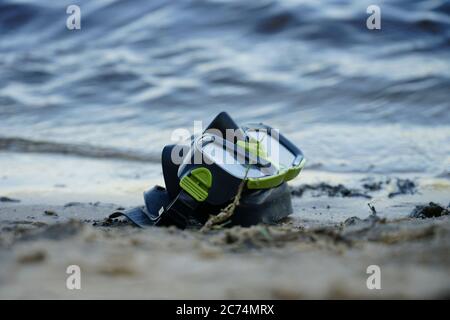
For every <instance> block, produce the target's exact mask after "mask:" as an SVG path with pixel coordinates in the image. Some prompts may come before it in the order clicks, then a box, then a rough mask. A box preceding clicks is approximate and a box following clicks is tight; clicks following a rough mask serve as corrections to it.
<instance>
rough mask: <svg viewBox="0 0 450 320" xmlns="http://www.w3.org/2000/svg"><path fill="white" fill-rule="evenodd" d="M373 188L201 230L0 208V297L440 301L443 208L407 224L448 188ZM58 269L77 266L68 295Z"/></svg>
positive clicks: (53, 209) (76, 207) (445, 293)
mask: <svg viewBox="0 0 450 320" xmlns="http://www.w3.org/2000/svg"><path fill="white" fill-rule="evenodd" d="M383 181H384V180H383ZM379 182H380V181H372V182H370V183H368V184H367V181H365V183H362V182H361V186H360V187H358V188H359V189H358V188H353V187H345V186H338V184H337V185H333V184H331V185H330V184H326V183H325V184H324V186H321V187H320V186H317V184H314V185H312V184H311V185H305V184H303V185H297V186H294V187H293V194H294V195H295V196H294V198H293V202H294V210H295V211H296V213H295V214H294V215H293V216H292V218H290V219H287V220H285V221H283V222H281V223H279V224H278V225H274V226H267V225H258V226H254V227H251V228H240V227H234V228H231V229H217V230H211V231H209V232H206V233H200V232H199V231H198V230H193V229H189V230H178V229H176V228H150V229H138V228H135V227H132V226H130V225H128V224H125V223H113V224H112V225H109V224H106V226H105V224H104V223H103V222H104V220H103V218H104V217H106V216H107V215H108V214H109V213H110V212H111V211H113V210H114V209H116V208H117V207H120V205H118V204H112V203H82V202H69V203H66V204H65V205H45V204H28V203H22V202H5V201H4V202H1V203H0V228H1V233H0V298H3V299H17V298H21V299H22V298H25V299H47V298H56V299H90V298H93V299H100V298H107V299H109V298H111V299H119V298H133V299H153V298H162V299H166V298H175V299H179V298H180V299H302V298H307V299H308V298H345V299H347V298H357V299H360V298H370V299H372V298H406V299H408V298H430V299H432V298H448V297H450V268H449V267H450V254H449V253H450V217H449V216H448V215H447V214H448V212H445V211H443V214H442V215H441V216H435V217H430V218H427V217H410V213H411V212H412V211H413V209H414V207H415V206H416V205H417V204H419V203H423V204H427V202H428V201H427V200H426V199H427V198H428V199H430V198H433V197H434V198H433V199H431V200H433V201H435V200H441V202H440V203H441V204H443V206H444V207H446V206H447V204H446V203H445V202H444V201H445V199H448V197H447V196H448V182H445V181H444V182H442V181H440V182H439V183H437V182H436V181H433V182H432V183H428V182H424V181H419V182H417V180H416V185H415V190H413V191H412V192H409V191H408V192H406V193H405V194H401V195H395V196H392V197H389V194H390V193H392V188H388V187H387V185H390V186H392V184H393V185H396V184H397V181H396V180H394V182H391V181H389V183H385V182H383V183H381V184H380V183H379ZM365 184H367V186H364V185H365ZM378 185H380V187H379V188H378V187H377V186H378ZM430 185H431V186H434V187H433V188H431V187H430ZM443 185H444V187H442V186H443ZM343 187H344V191H342V190H343V189H342V188H343ZM345 189H347V190H350V192H348V191H346V190H345ZM394 189H395V188H394ZM300 190H303V191H300ZM330 190H331V191H333V190H334V191H333V192H331V191H330ZM394 191H395V190H394ZM300 193H301V195H300ZM435 198H439V199H435ZM4 200H5V199H4ZM367 203H371V204H372V205H374V206H375V211H376V214H374V212H372V211H371V209H370V208H369V207H368V206H367ZM447 203H448V201H447ZM70 265H78V266H79V267H80V270H81V289H80V290H76V289H75V290H69V289H68V288H67V287H66V280H67V278H68V277H69V274H67V273H66V270H67V268H68V266H70ZM371 265H377V266H379V267H380V270H381V289H380V290H377V289H372V290H370V289H368V287H367V283H366V282H367V279H368V277H369V276H370V274H368V273H367V268H368V267H369V266H371Z"/></svg>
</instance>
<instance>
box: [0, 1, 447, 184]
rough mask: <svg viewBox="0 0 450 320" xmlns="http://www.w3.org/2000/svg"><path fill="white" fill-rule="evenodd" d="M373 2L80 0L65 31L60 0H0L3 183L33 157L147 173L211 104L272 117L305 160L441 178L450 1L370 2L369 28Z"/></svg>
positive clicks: (325, 166) (206, 116)
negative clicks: (375, 18) (74, 22)
mask: <svg viewBox="0 0 450 320" xmlns="http://www.w3.org/2000/svg"><path fill="white" fill-rule="evenodd" d="M372 2H373V1H361V0H348V1H338V0H335V1H326V2H321V3H319V2H318V1H296V0H283V1H275V0H262V1H241V0H239V1H237V0H236V1H221V0H198V1H162V0H152V1H148V0H146V1H144V0H142V1H106V0H105V1H77V4H78V5H79V6H80V8H81V13H82V21H81V23H82V29H81V30H78V31H69V30H67V29H66V27H65V23H66V18H67V15H66V13H65V11H66V7H67V6H68V5H69V4H72V1H57V2H55V1H50V0H42V1H38V2H37V1H31V0H21V1H19V0H4V1H1V2H0V34H1V37H0V70H1V72H0V167H2V168H3V170H2V171H3V180H1V181H0V185H2V188H0V190H2V192H9V193H11V192H12V193H14V192H15V190H19V189H20V188H22V189H23V186H25V185H26V182H25V181H31V180H34V181H36V182H40V183H43V180H42V174H43V173H42V172H43V171H42V168H41V170H38V169H33V166H32V165H31V164H30V163H36V162H38V161H44V163H45V164H46V167H47V171H49V172H52V170H51V169H52V167H53V166H56V167H58V168H59V165H55V164H56V163H59V164H61V166H63V167H64V166H65V167H64V168H65V169H64V170H65V171H71V170H79V169H78V168H76V167H77V165H76V164H74V163H73V161H75V162H76V159H79V161H95V165H94V166H95V168H97V171H96V172H97V173H98V174H101V172H103V174H101V175H102V177H103V180H102V181H103V182H104V183H110V182H112V181H116V182H117V181H120V179H121V178H120V174H122V173H123V170H124V169H123V168H124V167H127V166H129V167H133V168H135V172H134V173H133V174H131V175H130V179H132V177H133V176H136V175H139V176H142V172H146V170H147V169H148V168H154V170H159V165H158V162H159V153H160V150H161V147H162V146H163V145H164V144H167V143H170V142H171V140H170V137H171V133H172V130H173V129H175V128H178V127H185V128H188V129H191V128H193V121H194V120H204V121H205V122H207V121H210V120H211V119H212V118H213V117H214V115H215V114H217V113H218V112H219V111H222V110H225V111H228V112H229V113H230V114H231V115H232V116H233V117H235V118H236V119H237V120H238V121H240V122H245V121H265V122H268V123H270V124H271V125H273V126H275V127H279V128H281V129H282V130H283V132H285V133H286V135H287V136H289V137H290V138H292V139H293V140H294V141H295V142H297V143H298V145H299V146H301V148H302V149H303V151H304V152H305V154H306V156H307V158H308V161H309V162H308V164H309V168H310V169H314V168H320V170H324V171H328V172H338V173H342V172H359V173H382V174H395V173H412V174H416V173H417V174H426V175H430V176H436V175H442V174H444V175H445V174H448V172H449V168H450V101H449V89H450V60H449V56H450V55H449V53H450V27H449V26H450V16H449V15H450V3H449V2H448V1H445V0H436V1H411V0H390V1H378V2H377V4H379V5H380V6H381V10H382V30H381V31H370V30H367V29H366V26H365V23H366V22H365V21H366V18H367V16H368V15H367V14H366V8H367V6H369V5H370V4H372ZM37 141H38V142H39V143H37ZM48 152H51V153H52V154H57V156H55V157H53V158H52V157H47V156H45V157H42V156H41V155H39V153H48ZM58 154H59V155H61V156H59V155H58ZM80 156H81V157H82V158H84V157H89V158H95V159H94V160H91V159H90V160H82V159H80ZM130 160H138V161H140V163H136V162H133V164H131V162H132V161H130ZM142 161H144V165H143V164H142ZM146 162H147V163H148V165H146V164H145V163H146ZM68 163H70V165H69V164H68ZM102 163H103V164H104V165H102ZM124 163H125V164H124ZM126 163H129V165H127V164H126ZM114 164H117V165H116V166H115V165H114ZM30 166H31V168H30ZM111 166H113V167H114V166H115V169H112V167H111ZM44 167H45V166H44ZM58 170H62V171H64V170H63V169H58ZM152 170H153V169H152ZM152 170H150V171H152ZM44 171H45V170H44ZM23 172H27V174H24V173H23ZM58 172H59V171H58ZM19 175H22V178H21V179H19V180H20V181H23V183H22V184H20V183H18V182H17V181H16V180H17V176H19ZM87 175H88V174H87V173H85V175H83V172H79V174H77V175H76V176H77V178H76V179H80V180H77V181H84V182H85V183H86V181H89V176H87ZM0 176H2V172H0ZM60 177H61V179H62V180H64V181H62V183H64V184H69V185H70V178H67V177H66V178H64V179H63V178H62V176H60ZM144 177H146V178H147V177H148V176H146V175H145V174H144ZM15 179H16V180H15ZM72 179H75V177H73V178H72ZM118 179H119V180H118ZM67 180H68V181H67ZM144 180H145V179H144ZM13 181H16V182H17V183H13ZM51 183H53V180H52V182H51ZM140 183H141V184H142V185H143V184H144V182H140ZM36 184H37V183H36ZM145 184H146V185H147V184H149V183H148V182H146V183H145ZM49 185H50V184H49ZM13 186H18V187H17V188H19V189H14V187H13Z"/></svg>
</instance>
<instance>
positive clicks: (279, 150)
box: [246, 129, 296, 169]
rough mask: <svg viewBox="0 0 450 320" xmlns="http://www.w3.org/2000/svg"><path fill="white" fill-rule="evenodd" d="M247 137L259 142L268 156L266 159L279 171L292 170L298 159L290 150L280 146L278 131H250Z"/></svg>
mask: <svg viewBox="0 0 450 320" xmlns="http://www.w3.org/2000/svg"><path fill="white" fill-rule="evenodd" d="M246 133H247V135H248V136H249V137H250V139H253V140H254V141H257V142H258V143H259V144H260V148H261V150H262V151H263V152H265V154H266V159H267V160H269V161H270V162H271V163H273V164H274V165H275V166H276V167H277V168H279V169H288V168H291V167H292V165H293V163H294V159H295V157H296V155H295V154H293V153H292V152H291V151H289V149H287V148H286V147H285V146H283V145H281V144H280V141H279V134H278V131H276V130H274V129H271V131H270V134H269V132H268V130H266V129H249V130H248V131H247V132H246Z"/></svg>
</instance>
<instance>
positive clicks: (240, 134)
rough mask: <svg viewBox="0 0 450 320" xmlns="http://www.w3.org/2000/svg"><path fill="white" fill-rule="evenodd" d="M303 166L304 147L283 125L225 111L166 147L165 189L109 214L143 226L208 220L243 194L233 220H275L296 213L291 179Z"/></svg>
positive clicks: (240, 222)
mask: <svg viewBox="0 0 450 320" xmlns="http://www.w3.org/2000/svg"><path fill="white" fill-rule="evenodd" d="M175 159H176V160H177V161H175ZM304 165H305V159H304V157H303V154H302V152H301V151H300V149H298V148H297V147H296V146H295V145H294V144H293V143H292V142H290V141H289V140H288V139H287V138H286V137H284V136H283V135H282V134H280V133H279V132H278V130H275V129H273V128H271V127H269V126H267V125H264V124H261V123H259V124H247V125H245V126H242V127H239V126H238V125H237V124H236V123H235V122H234V121H233V120H232V119H231V117H230V116H229V115H228V114H227V113H226V112H222V113H220V114H219V115H218V116H217V117H216V118H215V119H214V120H213V121H212V122H211V124H210V125H209V126H208V127H207V128H206V130H205V131H204V132H203V133H202V134H200V135H198V136H193V137H191V139H190V140H189V141H187V142H186V143H185V144H179V145H169V146H166V147H164V149H163V152H162V167H163V175H164V181H165V184H166V189H164V188H162V187H160V186H156V187H154V188H152V189H150V190H149V191H147V192H145V193H144V200H145V206H144V207H138V208H134V209H131V210H127V211H124V212H122V211H120V212H115V213H113V214H112V215H111V216H110V217H111V218H115V217H117V216H120V215H123V216H126V217H127V218H128V219H130V220H131V221H132V222H133V223H134V224H136V225H138V226H140V227H145V226H153V225H156V226H158V225H162V226H170V225H175V226H177V227H179V228H185V227H186V226H189V225H196V224H198V225H203V224H204V223H205V222H206V221H207V220H208V218H209V217H210V215H216V214H218V213H219V212H220V211H221V210H223V209H224V208H225V207H226V206H227V205H229V204H230V203H231V202H232V201H233V200H235V198H236V196H237V195H238V194H239V197H240V199H239V205H237V206H236V208H235V212H234V214H233V215H232V216H231V218H230V220H229V221H228V224H229V225H241V226H250V225H253V224H257V223H260V222H263V223H274V222H277V221H279V220H281V219H282V218H284V217H286V216H288V215H289V214H291V213H292V203H291V197H290V192H289V189H288V187H287V183H286V182H287V181H289V180H292V179H294V178H295V177H297V176H298V175H299V173H300V172H301V170H302V169H303V167H304Z"/></svg>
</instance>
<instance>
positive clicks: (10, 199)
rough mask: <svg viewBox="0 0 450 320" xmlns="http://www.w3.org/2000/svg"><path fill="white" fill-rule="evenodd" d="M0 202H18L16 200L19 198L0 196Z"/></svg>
mask: <svg viewBox="0 0 450 320" xmlns="http://www.w3.org/2000/svg"><path fill="white" fill-rule="evenodd" d="M0 202H12V203H18V202H20V200H19V199H13V198H9V197H0Z"/></svg>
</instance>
